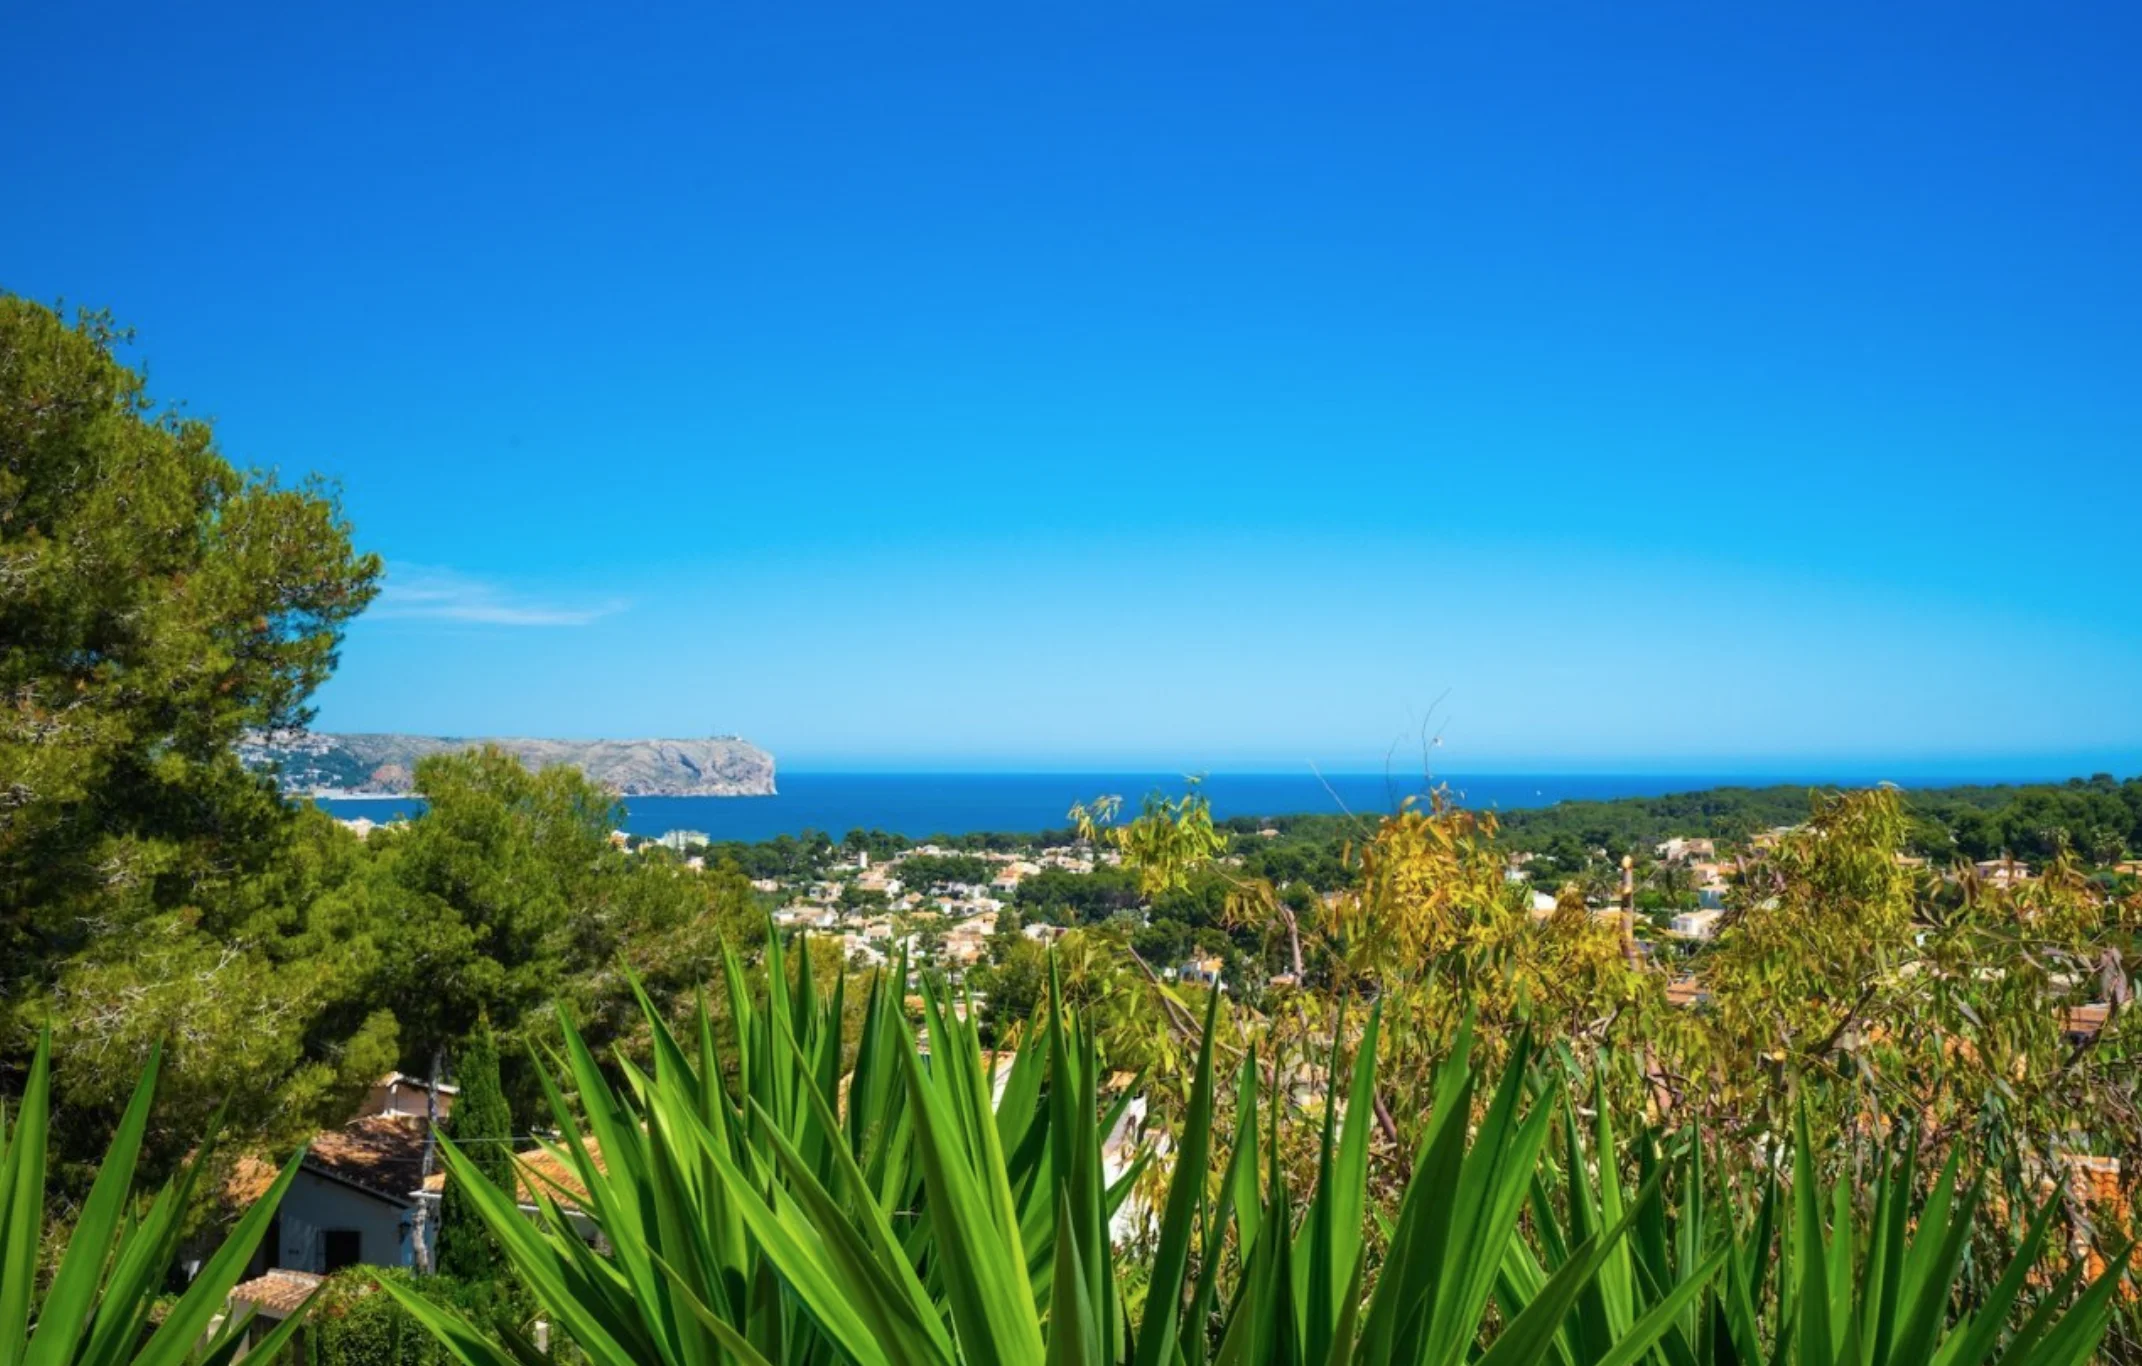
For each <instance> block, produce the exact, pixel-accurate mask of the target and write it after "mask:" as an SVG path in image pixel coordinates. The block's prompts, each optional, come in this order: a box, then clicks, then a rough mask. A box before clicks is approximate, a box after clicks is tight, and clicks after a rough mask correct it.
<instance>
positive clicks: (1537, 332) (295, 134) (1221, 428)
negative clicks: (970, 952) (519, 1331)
mask: <svg viewBox="0 0 2142 1366" xmlns="http://www.w3.org/2000/svg"><path fill="white" fill-rule="evenodd" d="M1313 8H1314V12H1311V10H1312V7H1293V8H1285V9H1281V8H1272V7H1257V6H1245V5H1226V6H1221V5H1201V6H1185V5H1157V6H1156V5H1141V6H1106V5H1104V6H1079V7H1075V10H1074V8H1073V7H1049V8H1043V7H1039V6H1025V5H993V6H970V7H955V6H951V5H938V6H923V7H909V8H908V9H906V10H904V11H902V12H900V13H892V12H888V11H887V10H885V8H884V7H854V8H831V7H824V6H793V5H790V6H780V5H754V6H738V5H714V6H690V7H676V8H670V9H664V8H660V7H653V6H640V7H613V8H604V9H597V8H595V7H588V6H559V5H553V4H546V3H541V2H540V0H539V2H538V3H529V4H520V5H514V6H504V5H496V6H493V5H480V4H471V5H461V6H443V7H436V8H434V9H432V10H429V11H425V12H422V13H421V14H419V13H418V12H416V11H409V10H406V9H401V8H398V7H391V6H389V7H376V6H375V7H348V6H343V7H321V6H293V7H283V8H281V9H268V8H260V9H258V10H256V11H247V10H240V9H234V8H226V7H218V6H213V5H209V6H168V5H153V6H152V5H140V6H117V7H114V6H65V5H45V6H28V7H18V9H17V12H16V13H14V14H12V15H11V16H10V17H9V19H8V20H7V21H6V23H7V26H8V30H9V36H8V42H7V46H8V50H9V59H8V63H9V70H8V76H7V79H6V80H5V81H0V128H4V129H5V130H7V133H8V135H7V136H6V137H5V138H0V173H4V176H5V183H6V184H7V185H8V187H9V192H10V200H11V207H10V209H9V211H7V212H5V213H0V287H6V288H9V289H12V290H15V291H17V292H19V293H24V294H30V295H34V296H37V297H41V298H45V299H52V298H55V297H64V298H65V299H67V300H68V301H69V302H70V303H85V304H91V305H97V306H107V307H110V308H112V309H114V310H116V311H117V312H118V313H119V314H120V315H121V317H122V318H123V319H124V320H126V321H128V322H130V323H132V324H133V325H135V326H136V327H137V328H138V329H139V331H140V337H141V340H140V345H139V348H138V356H139V358H140V359H141V360H143V361H144V362H145V363H146V364H147V365H148V366H149V369H150V373H151V377H152V383H153V385H154V388H155V389H156V391H157V392H158V393H159V394H161V395H164V396H167V397H170V398H174V399H177V398H183V399H184V400H186V401H187V404H188V406H189V408H190V409H191V410H192V411H194V412H196V413H200V414H205V415H211V416H213V417H215V418H216V420H217V422H218V425H219V431H220V433H221V436H222V441H223V445H224V448H225V450H226V452H227V453H228V454H230V455H231V456H232V457H233V458H234V459H237V460H239V461H240V462H241V463H253V464H260V465H266V466H273V467H276V468H278V469H280V470H282V471H283V472H285V473H286V474H291V475H295V474H299V473H302V472H304V471H308V470H318V471H322V472H324V473H327V474H330V475H332V476H333V477H335V478H337V479H339V480H340V481H341V482H342V484H343V487H344V491H345V500H346V506H347V509H348V512H349V514H350V516H351V518H352V519H353V521H354V522H355V525H356V528H357V533H358V537H359V540H360V541H361V543H362V544H363V545H364V546H365V547H367V548H370V549H375V550H378V551H379V552H380V553H381V554H383V555H384V556H385V557H386V559H387V561H388V563H389V565H390V579H389V587H388V590H387V594H386V596H385V597H384V598H383V599H382V601H381V602H380V604H379V605H378V607H377V608H376V609H375V610H374V611H373V612H372V613H371V614H370V615H369V616H368V617H367V618H366V619H365V620H364V621H362V622H361V623H360V624H359V625H358V626H357V627H356V628H355V629H354V630H353V631H352V632H351V634H350V637H349V640H348V643H347V647H346V649H345V651H344V657H343V666H342V670H341V673H340V674H339V675H338V676H337V678H336V679H335V680H334V681H333V682H332V683H331V684H330V685H329V686H328V688H327V689H326V690H325V691H324V692H323V693H322V695H321V697H320V717H319V720H320V724H321V725H323V726H325V727H329V728H336V729H396V730H411V731H436V732H449V733H462V734H470V733H516V734H554V735H638V734H673V735H687V734H704V733H708V732H740V733H742V734H745V735H747V736H749V737H751V738H753V739H755V740H757V741H759V742H760V743H763V744H765V745H767V746H768V747H769V748H771V749H773V750H774V751H775V753H776V755H777V756H779V757H780V758H781V759H782V760H783V761H784V762H786V763H789V764H791V765H795V766H817V767H825V766H841V765H849V764H856V765H870V766H901V765H908V764H928V765H932V766H954V767H973V766H995V765H1005V766H1014V767H1017V766H1027V765H1033V764H1048V765H1097V766H1107V765H1116V764H1132V763H1135V764H1157V765H1163V766H1166V765H1178V766H1183V767H1189V768H1203V767H1242V766H1251V767H1274V766H1280V767H1283V766H1291V765H1298V764H1300V763H1303V762H1309V761H1314V762H1318V763H1321V764H1325V765H1328V766H1337V767H1348V766H1352V767H1374V766H1378V765H1380V764H1381V763H1382V762H1383V760H1384V756H1385V754H1386V752H1387V750H1388V748H1389V747H1390V746H1391V745H1392V744H1393V742H1394V741H1398V740H1399V739H1400V738H1401V737H1404V736H1414V735H1417V734H1418V733H1419V732H1420V730H1421V729H1422V727H1423V726H1424V725H1425V726H1427V727H1428V728H1430V729H1432V730H1439V731H1440V732H1441V734H1442V736H1443V740H1444V750H1443V754H1444V755H1445V756H1446V757H1445V758H1444V759H1443V762H1444V764H1446V765H1447V766H1448V767H1451V768H1453V769H1455V770H1457V771H1465V770H1468V769H1470V770H1474V771H1479V770H1483V769H1491V768H1497V767H1529V768H1546V769H1558V768H1601V767H1607V768H1613V767H1632V766H1644V767H1653V768H1656V767H1661V766H1668V767H1671V766H1682V767H1690V768H1702V769H1704V770H1706V771H1715V770H1717V769H1720V768H1734V767H1738V768H1746V769H1764V768H1769V769H1773V770H1778V769H1787V768H1789V769H1792V770H1795V771H1804V770H1806V769H1808V768H1810V767H1814V766H1821V765H1831V766H1836V767H1852V768H1853V769H1854V770H1855V771H1879V770H1882V769H1884V768H1885V767H1893V768H1897V769H1899V770H1900V771H1901V770H1909V771H1912V772H1927V771H1932V770H1933V769H1936V768H1940V769H1945V770H1949V771H1957V772H1970V771H1993V770H1995V769H1999V770H2001V771H2012V772H2022V771H2033V772H2041V771H2042V772H2047V773H2051V772H2064V771H2070V770H2076V769H2080V770H2084V771H2087V770H2088V769H2090V768H2096V767H2112V768H2119V769H2123V770H2131V769H2136V768H2142V594H2138V593H2137V587H2138V584H2142V568H2138V565H2142V555H2138V554H2137V546H2138V544H2142V536H2138V534H2137V531H2136V520H2135V519H2136V511H2135V509H2136V507H2137V504H2138V494H2142V454H2138V448H2142V385H2138V384H2137V383H2136V376H2137V375H2142V252H2138V251H2137V250H2136V244H2137V242H2138V241H2142V179H2138V178H2137V177H2136V176H2135V175H2134V174H2133V169H2132V164H2133V163H2132V150H2133V149H2132V141H2133V134H2134V130H2135V129H2136V128H2137V127H2142V83H2138V82H2136V81H2134V80H2133V79H2132V57H2133V54H2134V52H2135V51H2137V45H2138V42H2142V12H2137V11H2132V10H2129V9H2126V8H2124V7H2118V6H2109V5H2095V6H2080V5H2078V6H2068V5H2055V6H2043V7H2031V8H2029V9H2028V10H2026V8H2025V7H2020V6H1990V5H1987V6H1971V5H1955V4H1944V5H1932V4H1926V5H1917V4H1900V5H1890V6H1882V7H1878V8H1877V9H1875V10H1871V11H1870V10H1869V8H1868V7H1866V6H1863V5H1844V4H1819V3H1814V4H1808V3H1803V4H1795V5H1789V6H1769V7H1763V8H1765V9H1767V10H1768V11H1769V12H1768V13H1765V14H1758V13H1754V12H1752V11H1753V9H1754V8H1755V7H1747V6H1720V5H1715V4H1708V5H1695V4H1688V5H1670V4H1661V5H1646V6H1601V5H1596V4H1581V5H1579V4H1570V5H1536V4H1535V5H1524V4H1513V5H1476V6H1463V7H1459V6H1417V5H1415V6H1390V7H1383V8H1378V7H1371V6H1361V5H1356V6H1344V7H1341V6H1319V7H1313ZM613 9H615V10H617V11H620V12H613Z"/></svg>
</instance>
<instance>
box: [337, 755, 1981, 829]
mask: <svg viewBox="0 0 2142 1366" xmlns="http://www.w3.org/2000/svg"><path fill="white" fill-rule="evenodd" d="M1836 781H1839V779H1838V778H1837V777H1835V776H1832V777H1828V778H1825V777H1823V776H1822V775H1790V774H1787V775H1777V776H1750V775H1748V774H1745V773H1743V774H1732V775H1720V774H1701V773H1684V774H1608V773H1584V774H1476V775H1451V776H1447V777H1437V778H1436V779H1435V780H1434V782H1433V784H1432V785H1433V786H1447V787H1448V789H1449V791H1450V794H1451V796H1452V797H1453V798H1454V799H1456V800H1457V801H1460V802H1462V803H1464V804H1465V805H1467V806H1471V807H1474V808H1479V809H1496V810H1511V809H1515V808H1519V807H1536V806H1552V805H1554V804H1555V803H1557V802H1564V801H1580V800H1582V801H1599V800H1608V799H1611V798H1615V797H1656V796H1663V795H1665V794H1668V793H1673V792H1696V791H1701V790H1703V789H1705V788H1712V787H1762V786H1768V785H1770V784H1774V783H1805V784H1817V783H1824V782H1836ZM1851 781H1865V780H1864V779H1852V780H1851ZM1945 781H1955V780H1954V779H1948V780H1945ZM1183 784H1184V775H1182V774H1180V773H820V772H784V773H782V774H781V775H780V776H779V778H778V779H777V781H776V786H777V787H778V789H779V792H778V794H777V795H775V796H771V797H632V798H628V799H627V800H626V801H625V803H624V814H623V819H622V828H623V829H625V830H627V831H629V832H631V833H633V834H636V835H661V834H664V833H666V832H668V831H671V830H693V831H698V832H701V833H703V834H705V835H707V836H708V837H709V838H711V839H714V840H717V841H721V840H740V841H744V842H748V843H756V842H759V841H763V840H770V839H773V838H775V837H776V836H779V835H802V834H804V833H805V832H806V831H812V830H822V831H825V832H826V833H828V834H830V835H832V836H833V837H834V838H835V839H838V838H840V837H841V836H842V835H844V834H846V833H847V832H848V831H850V830H883V831H886V832H887V833H890V834H896V835H904V836H906V837H908V838H910V839H917V840H920V839H925V838H927V837H929V836H932V835H966V834H975V833H979V832H983V831H991V832H1001V833H1006V834H1032V833H1038V832H1042V831H1049V830H1061V829H1065V828H1067V827H1068V826H1069V825H1070V824H1071V821H1070V818H1069V815H1068V813H1069V811H1070V809H1071V807H1072V805H1073V804H1074V803H1077V802H1088V803H1090V802H1092V801H1093V800H1094V799H1095V798H1097V797H1102V796H1117V797H1121V798H1122V799H1123V803H1124V806H1125V808H1126V810H1128V811H1135V810H1136V808H1137V806H1138V803H1139V802H1140V801H1141V800H1142V799H1143V798H1144V797H1145V796H1146V795H1147V794H1148V793H1152V792H1162V793H1169V794H1173V793H1179V792H1181V791H1182V790H1183ZM1915 785H1917V784H1913V783H1909V782H1907V783H1905V786H1915ZM1429 786H1431V784H1429V783H1426V782H1423V781H1422V780H1421V779H1420V778H1419V777H1418V776H1415V777H1411V778H1401V777H1394V776H1391V775H1388V774H1383V773H1323V774H1319V773H1315V772H1309V771H1302V772H1293V773H1214V774H1210V775H1207V776H1205V777H1204V778H1203V779H1202V781H1201V782H1200V783H1199V790H1200V791H1202V792H1203V793H1204V794H1205V795H1206V796H1207V797H1208V798H1210V799H1211V801H1212V810H1213V814H1214V815H1215V816H1217V817H1219V818H1220V819H1223V820H1224V819H1227V818H1229V817H1233V816H1287V815H1300V814H1305V813H1318V812H1321V813H1327V814H1346V813H1351V814H1355V815H1382V814H1385V813H1387V812H1390V811H1394V810H1396V809H1397V808H1398V806H1399V804H1400V803H1401V802H1403V801H1404V800H1405V799H1406V798H1408V797H1409V796H1411V797H1417V796H1419V795H1421V794H1422V793H1424V792H1425V791H1426V790H1427V789H1428V787H1429ZM319 804H320V805H321V806H323V807H326V808H327V809H328V810H329V811H330V812H332V813H333V814H335V815H336V816H339V817H343V818H345V819H349V818H354V817H358V816H363V817H367V818H369V819H371V820H374V821H386V820H394V819H398V818H402V817H407V816H411V815H414V814H416V813H417V812H419V811H421V810H423V806H424V804H423V802H422V800H421V799H419V798H414V797H356V798H350V797H338V798H322V799H319Z"/></svg>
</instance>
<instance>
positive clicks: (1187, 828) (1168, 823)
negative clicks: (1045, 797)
mask: <svg viewBox="0 0 2142 1366" xmlns="http://www.w3.org/2000/svg"><path fill="white" fill-rule="evenodd" d="M1189 786H1190V790H1189V791H1187V792H1185V793H1183V794H1182V795H1181V796H1180V797H1170V796H1167V795H1165V794H1164V793H1159V792H1152V793H1148V794H1147V795H1146V798H1145V803H1144V805H1143V806H1141V807H1140V808H1139V811H1138V815H1137V817H1136V818H1135V819H1133V820H1130V821H1127V822H1124V823H1122V824H1118V823H1117V821H1116V817H1117V816H1118V815H1120V814H1121V812H1122V807H1123V799H1122V798H1121V797H1102V798H1100V799H1098V800H1097V801H1095V802H1094V803H1093V805H1091V806H1085V805H1079V806H1074V807H1072V808H1071V819H1072V821H1073V822H1075V823H1076V824H1077V826H1078V832H1079V837H1080V838H1081V839H1087V840H1092V841H1095V842H1097V843H1106V844H1109V845H1111V846H1113V847H1114V848H1115V849H1116V850H1117V851H1118V852H1119V853H1121V854H1122V855H1123V862H1124V866H1125V867H1127V868H1129V869H1131V870H1132V871H1133V872H1135V873H1136V874H1137V877H1138V890H1139V891H1141V892H1143V893H1145V894H1146V895H1147V896H1158V895H1160V894H1162V893H1164V892H1170V891H1177V890H1180V889H1182V888H1184V887H1187V886H1188V885H1189V881H1190V875H1191V874H1192V873H1193V872H1195V871H1196V870H1197V869H1199V868H1201V867H1203V866H1204V865H1205V864H1206V863H1208V862H1209V861H1210V860H1212V859H1214V858H1216V857H1218V856H1219V854H1220V852H1221V851H1222V850H1224V849H1225V848H1226V847H1227V838H1226V836H1224V835H1222V834H1221V833H1220V832H1219V830H1218V829H1217V828H1216V827H1215V826H1214V825H1213V823H1212V802H1211V801H1210V800H1209V799H1207V798H1206V797H1205V796H1204V795H1203V794H1202V793H1200V792H1198V791H1197V783H1196V780H1194V779H1193V780H1192V781H1191V782H1190V784H1189Z"/></svg>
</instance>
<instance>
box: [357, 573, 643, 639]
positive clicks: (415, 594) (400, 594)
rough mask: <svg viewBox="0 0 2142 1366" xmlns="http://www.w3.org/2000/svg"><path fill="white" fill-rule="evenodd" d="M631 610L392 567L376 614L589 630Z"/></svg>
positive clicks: (611, 602)
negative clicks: (539, 596)
mask: <svg viewBox="0 0 2142 1366" xmlns="http://www.w3.org/2000/svg"><path fill="white" fill-rule="evenodd" d="M630 605H631V604H630V603H628V602H626V601H625V600H624V599H622V598H605V599H602V600H601V601H599V602H590V603H567V602H558V601H549V600H539V599H535V598H531V597H529V596H527V595H526V594H522V593H517V592H515V591H513V590H511V589H509V588H506V587H503V586H501V585H499V584H496V583H492V582H489V581H488V580H484V579H478V578H472V577H470V576H469V575H467V574H462V573H459V572H457V571H455V570H452V569H445V568H441V567H439V566H437V565H417V564H398V565H391V566H389V567H388V570H387V579H386V584H385V586H384V587H383V588H381V590H380V594H379V598H378V600H377V601H376V602H374V603H373V605H372V609H371V615H372V616H374V617H391V618H395V619H399V620H404V621H412V620H415V621H458V622H465V623H468V624H470V625H477V626H586V625H589V624H590V623H592V622H596V621H600V620H601V619H602V618H604V617H607V616H611V615H613V614H615V613H618V612H622V611H624V610H625V608H627V607H629V606H630Z"/></svg>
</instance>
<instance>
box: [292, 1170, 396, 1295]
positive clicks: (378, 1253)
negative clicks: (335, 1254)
mask: <svg viewBox="0 0 2142 1366" xmlns="http://www.w3.org/2000/svg"><path fill="white" fill-rule="evenodd" d="M410 1222H411V1218H410V1211H409V1210H408V1208H407V1207H405V1206H400V1205H395V1204H390V1203H389V1202H387V1201H385V1200H382V1199H380V1198H378V1197H377V1196H372V1195H366V1194H365V1193H364V1192H362V1191H359V1190H357V1189H355V1188H354V1187H351V1186H347V1185H344V1184H343V1183H342V1182H340V1181H331V1180H329V1179H327V1178H326V1177H324V1176H321V1175H319V1174H318V1173H317V1172H311V1171H306V1170H303V1169H300V1170H299V1172H298V1174H297V1178H296V1179H295V1180H294V1181H292V1182H291V1183H290V1189H289V1191H288V1192H287V1193H285V1194H284V1196H283V1203H282V1208H281V1209H279V1210H277V1211H276V1224H277V1238H276V1246H275V1247H274V1248H273V1249H271V1250H270V1256H271V1257H273V1258H274V1260H273V1262H272V1263H271V1264H272V1265H274V1266H279V1267H285V1268H288V1269H289V1270H292V1271H312V1272H324V1271H325V1270H327V1267H326V1265H325V1257H326V1241H325V1239H324V1237H323V1236H322V1235H323V1234H325V1232H326V1231H327V1230H328V1229H355V1230H356V1231H357V1232H358V1234H359V1235H361V1237H362V1239H363V1245H362V1248H361V1250H360V1251H361V1256H362V1259H363V1260H364V1261H365V1262H366V1263H368V1264H369V1265H372V1266H408V1265H409V1263H410V1256H409V1236H408V1226H409V1224H410Z"/></svg>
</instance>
